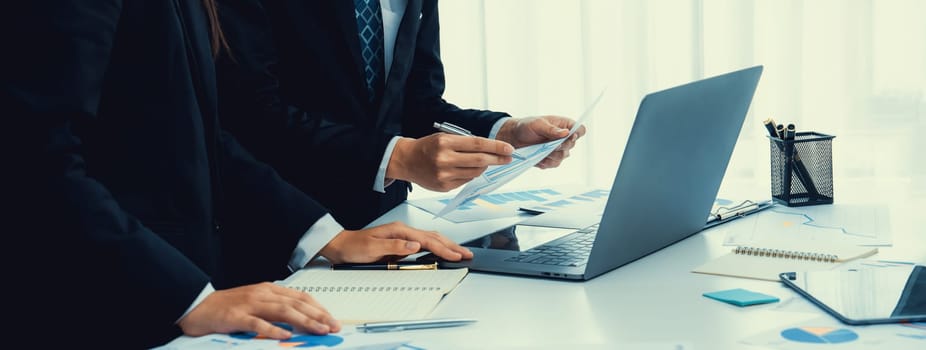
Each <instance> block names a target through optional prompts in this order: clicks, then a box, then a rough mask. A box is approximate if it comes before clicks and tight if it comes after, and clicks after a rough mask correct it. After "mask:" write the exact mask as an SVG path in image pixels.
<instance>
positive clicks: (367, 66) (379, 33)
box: [354, 0, 385, 102]
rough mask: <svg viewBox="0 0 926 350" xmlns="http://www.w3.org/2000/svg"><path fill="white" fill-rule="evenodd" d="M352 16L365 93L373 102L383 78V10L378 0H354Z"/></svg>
mask: <svg viewBox="0 0 926 350" xmlns="http://www.w3.org/2000/svg"><path fill="white" fill-rule="evenodd" d="M354 17H356V18H357V33H358V34H360V55H361V56H363V64H364V67H363V71H364V73H366V77H365V78H366V82H367V93H369V101H370V102H373V99H374V98H375V97H376V92H377V89H378V88H379V87H380V84H381V81H382V79H383V70H384V68H383V62H384V61H385V60H384V59H383V51H384V49H383V11H382V8H380V5H379V0H354Z"/></svg>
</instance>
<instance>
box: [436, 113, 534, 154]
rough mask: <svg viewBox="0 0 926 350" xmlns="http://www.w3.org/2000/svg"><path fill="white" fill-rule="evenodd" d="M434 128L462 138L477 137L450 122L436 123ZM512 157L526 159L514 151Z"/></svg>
mask: <svg viewBox="0 0 926 350" xmlns="http://www.w3.org/2000/svg"><path fill="white" fill-rule="evenodd" d="M434 128H435V129H437V130H440V131H443V132H446V133H448V134H454V135H460V136H475V135H473V133H472V132H470V131H469V130H466V129H464V128H463V127H461V126H458V125H455V124H452V123H448V122H443V123H438V122H434ZM511 156H512V157H514V158H518V159H524V156H522V155H521V154H520V153H518V150H514V152H511Z"/></svg>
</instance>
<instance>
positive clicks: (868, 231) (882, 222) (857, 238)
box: [722, 204, 891, 246]
mask: <svg viewBox="0 0 926 350" xmlns="http://www.w3.org/2000/svg"><path fill="white" fill-rule="evenodd" d="M737 221H740V222H734V223H730V224H727V225H723V226H728V225H729V226H728V227H723V228H722V230H726V238H725V239H724V245H728V246H735V245H743V244H750V243H752V242H755V241H760V240H769V239H776V238H790V239H801V240H805V241H821V242H833V243H846V244H852V245H864V246H890V245H891V236H890V232H891V230H890V215H889V212H888V210H887V207H886V206H883V205H853V204H832V205H817V206H807V207H795V208H791V207H782V206H775V207H774V208H771V209H769V210H765V211H763V212H761V213H757V214H755V215H750V216H748V217H745V218H743V219H740V220H737Z"/></svg>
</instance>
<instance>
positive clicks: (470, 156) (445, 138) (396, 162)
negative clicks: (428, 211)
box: [385, 130, 514, 192]
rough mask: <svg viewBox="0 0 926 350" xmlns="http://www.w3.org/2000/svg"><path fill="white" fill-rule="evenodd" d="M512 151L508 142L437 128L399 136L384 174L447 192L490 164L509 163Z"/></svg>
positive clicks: (480, 173) (389, 177)
mask: <svg viewBox="0 0 926 350" xmlns="http://www.w3.org/2000/svg"><path fill="white" fill-rule="evenodd" d="M456 132H462V131H460V130H456ZM513 152H514V147H512V146H511V145H510V144H508V143H506V142H503V141H498V140H491V139H487V138H484V137H478V136H471V135H459V134H449V133H442V132H438V133H433V134H431V135H428V136H425V137H422V138H418V139H414V138H409V137H399V138H397V139H396V141H395V147H394V148H393V150H392V154H391V156H390V157H389V163H388V165H387V167H386V176H385V178H386V180H387V181H388V180H389V179H395V180H405V181H408V182H413V183H415V184H417V185H419V186H421V187H424V188H426V189H428V190H431V191H437V192H447V191H450V190H453V189H455V188H457V187H460V186H462V185H463V184H465V183H467V182H469V181H470V180H472V179H474V178H476V177H477V176H480V175H482V173H483V172H485V170H486V169H487V168H488V167H489V166H492V165H502V164H508V163H510V162H511V160H512V153H513Z"/></svg>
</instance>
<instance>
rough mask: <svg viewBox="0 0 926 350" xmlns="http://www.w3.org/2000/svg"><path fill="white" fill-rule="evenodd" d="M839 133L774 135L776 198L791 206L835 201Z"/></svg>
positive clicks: (773, 184)
mask: <svg viewBox="0 0 926 350" xmlns="http://www.w3.org/2000/svg"><path fill="white" fill-rule="evenodd" d="M834 137H835V136H832V135H825V134H820V133H816V132H794V129H793V126H792V127H791V128H789V129H787V130H786V131H785V133H784V138H778V137H771V136H769V140H770V147H771V161H772V164H771V165H772V167H771V168H772V198H773V199H774V200H775V202H777V203H780V204H784V205H787V206H789V207H797V206H805V205H816V204H832V203H833V152H832V147H833V146H832V144H833V138H834Z"/></svg>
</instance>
